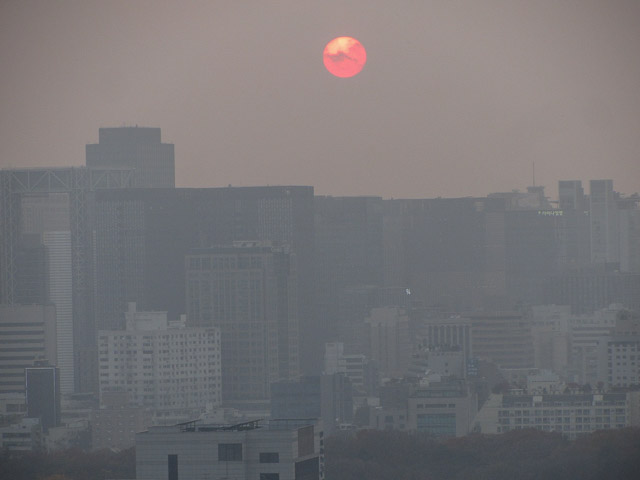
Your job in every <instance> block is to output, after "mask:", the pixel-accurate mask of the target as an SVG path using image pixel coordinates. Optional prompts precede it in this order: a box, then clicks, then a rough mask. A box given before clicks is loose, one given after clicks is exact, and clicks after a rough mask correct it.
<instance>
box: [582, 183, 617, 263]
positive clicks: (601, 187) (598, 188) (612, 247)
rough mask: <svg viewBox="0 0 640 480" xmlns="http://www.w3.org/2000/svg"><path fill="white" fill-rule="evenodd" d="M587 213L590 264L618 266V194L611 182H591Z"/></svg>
mask: <svg viewBox="0 0 640 480" xmlns="http://www.w3.org/2000/svg"><path fill="white" fill-rule="evenodd" d="M589 184H590V190H589V212H590V218H591V262H592V263H594V264H618V263H619V262H620V244H619V241H620V234H619V231H618V206H617V203H616V202H617V197H618V194H617V193H616V192H615V191H614V190H613V180H591V182H590V183H589Z"/></svg>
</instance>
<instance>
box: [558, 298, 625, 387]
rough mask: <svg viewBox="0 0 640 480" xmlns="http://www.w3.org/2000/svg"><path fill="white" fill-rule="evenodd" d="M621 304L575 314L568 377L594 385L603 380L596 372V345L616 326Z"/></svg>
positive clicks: (581, 382)
mask: <svg viewBox="0 0 640 480" xmlns="http://www.w3.org/2000/svg"><path fill="white" fill-rule="evenodd" d="M621 310H622V306H621V305H616V304H613V305H610V306H609V308H604V309H601V310H598V311H596V312H594V313H593V314H591V315H575V316H572V317H571V319H570V321H571V340H570V341H571V368H570V377H571V378H572V379H573V380H574V381H576V382H578V383H580V384H586V383H589V384H591V386H595V385H596V384H597V383H598V382H599V381H601V380H604V377H601V376H600V374H599V372H598V362H599V358H598V356H599V355H598V345H599V344H600V342H601V341H602V340H603V339H604V338H605V337H608V336H609V335H611V334H612V333H613V332H614V330H615V327H616V322H617V317H618V314H619V312H620V311H621Z"/></svg>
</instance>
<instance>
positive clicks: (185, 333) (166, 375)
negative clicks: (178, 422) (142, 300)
mask: <svg viewBox="0 0 640 480" xmlns="http://www.w3.org/2000/svg"><path fill="white" fill-rule="evenodd" d="M127 316H128V325H127V326H128V328H127V330H119V331H100V332H99V335H98V346H99V355H100V357H99V359H98V362H99V371H100V379H99V380H100V396H101V399H103V398H104V397H105V395H107V394H108V393H109V392H114V391H116V392H117V391H124V392H127V393H128V394H129V396H130V399H131V403H132V404H133V405H136V406H140V407H148V408H150V409H152V410H154V411H173V412H185V415H186V416H187V417H188V416H189V415H193V414H194V413H196V414H197V413H200V412H201V411H204V409H205V407H206V406H207V404H211V405H214V406H217V405H219V404H220V403H221V397H222V384H221V352H220V331H219V330H218V329H217V328H214V327H208V328H204V327H201V328H186V327H185V326H184V322H182V323H177V324H175V323H172V324H168V323H167V319H166V312H137V311H136V306H135V304H131V305H130V309H129V312H127Z"/></svg>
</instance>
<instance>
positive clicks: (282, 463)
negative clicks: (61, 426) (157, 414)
mask: <svg viewBox="0 0 640 480" xmlns="http://www.w3.org/2000/svg"><path fill="white" fill-rule="evenodd" d="M323 442H324V439H323V433H322V431H320V430H319V429H318V428H317V426H316V425H315V424H314V423H313V422H308V421H306V422H305V421H304V420H272V421H269V422H265V423H261V422H260V421H253V422H247V423H242V424H237V425H226V426H219V425H203V424H199V423H197V422H189V423H185V424H182V425H176V426H171V427H151V428H150V429H149V430H147V431H146V432H142V433H139V434H137V435H136V478H137V479H138V480H158V479H166V480H181V479H184V480H186V479H192V478H193V479H195V478H212V479H213V478H236V479H246V480H249V479H256V480H258V479H259V480H321V479H323V478H324V455H323V453H322V452H323V451H324V443H323Z"/></svg>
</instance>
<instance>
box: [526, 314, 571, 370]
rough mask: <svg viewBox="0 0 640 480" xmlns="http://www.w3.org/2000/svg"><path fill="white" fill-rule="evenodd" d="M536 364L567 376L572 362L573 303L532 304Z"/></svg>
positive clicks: (532, 330) (532, 331)
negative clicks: (570, 304)
mask: <svg viewBox="0 0 640 480" xmlns="http://www.w3.org/2000/svg"><path fill="white" fill-rule="evenodd" d="M531 335H532V337H533V356H534V365H535V366H536V367H537V368H543V369H548V370H553V371H554V372H556V373H558V374H560V375H562V376H564V377H565V378H567V376H568V374H569V365H570V362H571V307H569V306H568V305H535V306H533V307H531Z"/></svg>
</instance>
